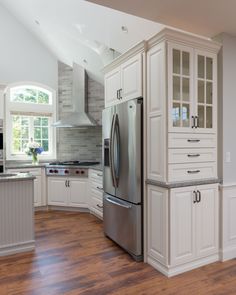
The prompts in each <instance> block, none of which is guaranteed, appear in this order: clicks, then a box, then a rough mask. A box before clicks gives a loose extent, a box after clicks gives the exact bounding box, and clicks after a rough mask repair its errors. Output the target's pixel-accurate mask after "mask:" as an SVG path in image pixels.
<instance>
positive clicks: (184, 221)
mask: <svg viewBox="0 0 236 295" xmlns="http://www.w3.org/2000/svg"><path fill="white" fill-rule="evenodd" d="M193 191H194V187H184V188H177V189H173V190H171V194H170V264H171V265H172V266H174V265H178V264H183V263H185V262H189V261H191V260H192V259H193V258H194V257H195V210H194V206H193V201H194V194H193Z"/></svg>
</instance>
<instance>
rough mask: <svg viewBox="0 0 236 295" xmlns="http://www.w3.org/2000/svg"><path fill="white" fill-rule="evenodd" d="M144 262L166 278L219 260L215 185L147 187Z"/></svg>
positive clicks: (217, 204)
mask: <svg viewBox="0 0 236 295" xmlns="http://www.w3.org/2000/svg"><path fill="white" fill-rule="evenodd" d="M147 208H148V209H147V218H148V222H147V227H148V232H147V235H148V247H147V252H148V253H147V261H148V263H150V264H151V265H153V266H154V267H155V268H157V269H158V270H159V271H161V272H163V273H164V274H165V275H167V276H172V275H176V274H178V273H182V272H184V271H187V270H190V269H193V268H196V267H198V266H200V265H204V264H208V263H210V262H213V261H217V260H218V259H219V235H218V231H219V196H218V184H207V185H199V186H189V187H181V188H173V189H167V188H166V189H165V188H161V187H157V186H153V185H149V186H148V195H147Z"/></svg>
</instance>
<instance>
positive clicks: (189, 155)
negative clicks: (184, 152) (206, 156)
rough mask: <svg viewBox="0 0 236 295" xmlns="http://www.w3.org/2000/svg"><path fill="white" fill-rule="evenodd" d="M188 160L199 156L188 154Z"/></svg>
mask: <svg viewBox="0 0 236 295" xmlns="http://www.w3.org/2000/svg"><path fill="white" fill-rule="evenodd" d="M188 157H189V158H194V157H200V154H188Z"/></svg>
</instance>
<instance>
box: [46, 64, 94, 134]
mask: <svg viewBox="0 0 236 295" xmlns="http://www.w3.org/2000/svg"><path fill="white" fill-rule="evenodd" d="M87 80H88V77H87V73H86V71H85V69H84V68H83V67H81V66H80V65H78V64H76V63H73V81H72V104H73V112H70V113H68V115H67V116H66V117H64V118H62V119H61V120H59V121H57V122H55V123H54V124H52V126H53V127H58V128H59V127H61V128H65V127H68V128H79V127H91V126H97V123H96V121H95V120H94V119H93V118H92V117H91V116H90V115H89V114H88V113H87V92H88V86H87V84H88V83H87Z"/></svg>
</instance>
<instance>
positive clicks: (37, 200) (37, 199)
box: [34, 176, 42, 207]
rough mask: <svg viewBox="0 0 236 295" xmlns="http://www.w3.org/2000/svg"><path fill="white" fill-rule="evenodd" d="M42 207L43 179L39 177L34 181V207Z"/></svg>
mask: <svg viewBox="0 0 236 295" xmlns="http://www.w3.org/2000/svg"><path fill="white" fill-rule="evenodd" d="M41 205H42V177H41V176H37V177H36V179H35V180H34V206H35V207H37V206H41Z"/></svg>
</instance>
